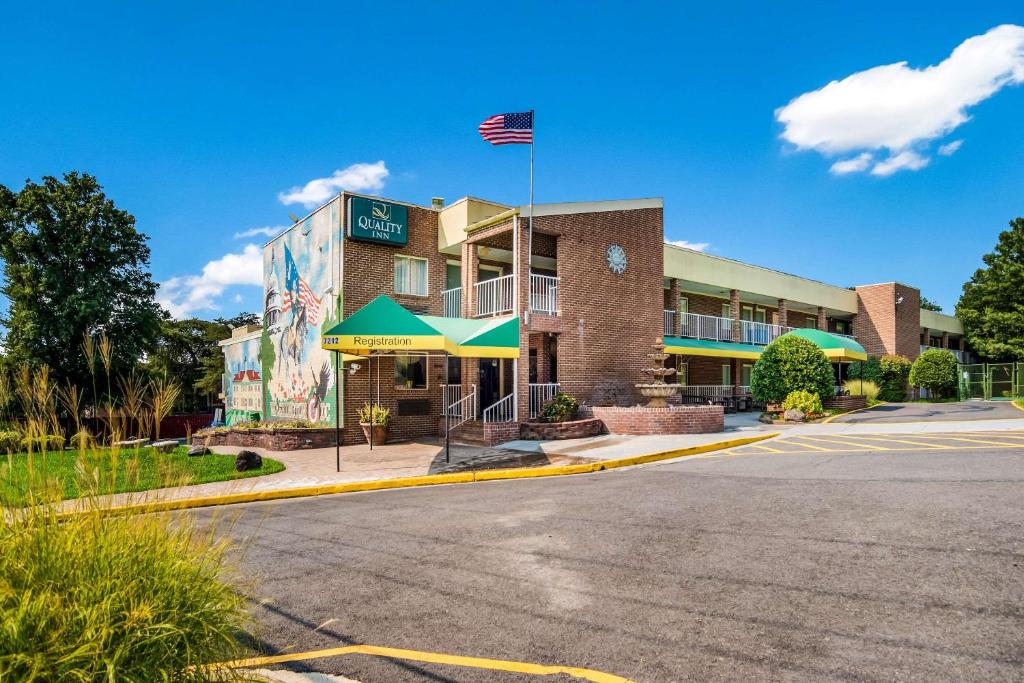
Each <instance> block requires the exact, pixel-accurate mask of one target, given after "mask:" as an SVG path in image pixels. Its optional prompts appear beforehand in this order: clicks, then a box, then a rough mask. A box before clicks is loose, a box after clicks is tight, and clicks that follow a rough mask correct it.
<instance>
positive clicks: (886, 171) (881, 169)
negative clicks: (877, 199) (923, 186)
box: [871, 150, 928, 178]
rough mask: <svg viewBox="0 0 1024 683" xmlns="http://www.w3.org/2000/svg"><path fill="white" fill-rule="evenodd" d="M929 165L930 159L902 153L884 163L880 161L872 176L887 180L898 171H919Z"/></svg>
mask: <svg viewBox="0 0 1024 683" xmlns="http://www.w3.org/2000/svg"><path fill="white" fill-rule="evenodd" d="M927 165H928V158H927V157H923V156H921V155H920V154H918V153H917V152H911V151H910V150H907V151H906V152H900V153H899V154H894V155H892V156H890V157H889V158H888V159H885V160H884V161H879V162H878V163H877V164H875V165H874V167H872V169H871V175H876V176H880V177H882V178H886V177H888V176H891V175H892V174H893V173H895V172H896V171H904V170H906V171H917V170H919V169H922V168H924V167H925V166H927Z"/></svg>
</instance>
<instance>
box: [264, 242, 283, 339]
mask: <svg viewBox="0 0 1024 683" xmlns="http://www.w3.org/2000/svg"><path fill="white" fill-rule="evenodd" d="M281 302H282V300H281V293H280V292H279V291H277V259H276V258H275V256H274V255H273V254H271V256H270V288H269V289H268V290H267V296H266V298H265V299H264V301H263V320H264V324H265V325H266V326H267V327H273V326H274V325H276V324H277V322H278V320H279V319H280V317H281Z"/></svg>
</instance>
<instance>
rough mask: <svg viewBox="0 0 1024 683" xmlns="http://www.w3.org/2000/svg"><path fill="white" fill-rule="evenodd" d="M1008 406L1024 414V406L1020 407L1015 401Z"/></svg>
mask: <svg viewBox="0 0 1024 683" xmlns="http://www.w3.org/2000/svg"><path fill="white" fill-rule="evenodd" d="M1010 405H1011V406H1013V407H1014V408H1016V409H1017V410H1019V411H1021V412H1022V413H1024V405H1021V404H1019V403H1017V402H1016V401H1010Z"/></svg>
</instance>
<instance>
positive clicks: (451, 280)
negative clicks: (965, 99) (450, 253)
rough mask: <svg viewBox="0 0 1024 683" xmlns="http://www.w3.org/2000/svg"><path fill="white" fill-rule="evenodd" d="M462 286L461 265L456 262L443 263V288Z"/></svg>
mask: <svg viewBox="0 0 1024 683" xmlns="http://www.w3.org/2000/svg"><path fill="white" fill-rule="evenodd" d="M461 286H462V266H461V265H459V264H456V263H448V264H445V268H444V288H445V289H456V288H458V287H461Z"/></svg>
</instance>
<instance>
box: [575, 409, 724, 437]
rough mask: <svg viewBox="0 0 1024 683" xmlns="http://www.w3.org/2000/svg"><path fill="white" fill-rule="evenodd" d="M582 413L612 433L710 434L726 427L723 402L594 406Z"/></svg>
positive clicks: (581, 412) (581, 413)
mask: <svg viewBox="0 0 1024 683" xmlns="http://www.w3.org/2000/svg"><path fill="white" fill-rule="evenodd" d="M580 415H581V416H584V415H585V416H593V417H596V418H597V419H599V420H601V422H603V423H604V426H605V428H606V429H607V430H608V433H609V434H706V433H712V432H720V431H722V430H723V429H725V411H724V410H723V408H722V407H721V406H682V407H680V406H670V407H668V408H615V407H599V406H594V407H593V408H586V409H584V410H582V411H580Z"/></svg>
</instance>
